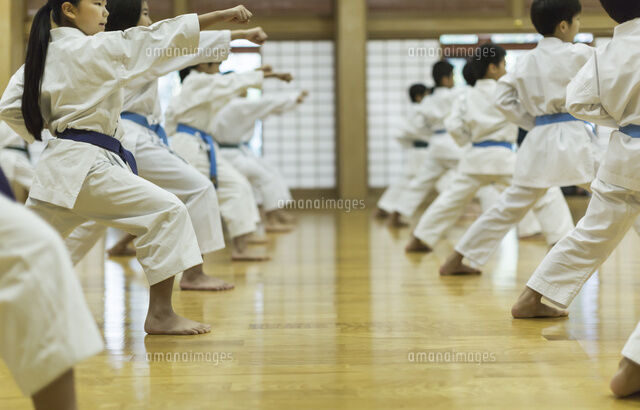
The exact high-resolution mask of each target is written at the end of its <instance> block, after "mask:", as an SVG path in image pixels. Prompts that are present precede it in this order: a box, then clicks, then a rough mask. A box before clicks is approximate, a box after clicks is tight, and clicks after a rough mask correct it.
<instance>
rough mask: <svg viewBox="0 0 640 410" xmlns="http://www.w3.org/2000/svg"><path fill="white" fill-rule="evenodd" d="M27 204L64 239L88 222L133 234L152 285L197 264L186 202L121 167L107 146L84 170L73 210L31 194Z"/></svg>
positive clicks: (195, 244)
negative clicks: (91, 165) (92, 163)
mask: <svg viewBox="0 0 640 410" xmlns="http://www.w3.org/2000/svg"><path fill="white" fill-rule="evenodd" d="M27 206H28V207H29V208H31V209H32V210H34V211H35V212H36V213H37V214H39V215H40V216H41V217H42V218H43V219H44V220H45V221H47V222H49V223H50V224H51V225H52V226H53V227H54V228H55V229H56V230H57V231H58V233H60V235H62V237H63V238H66V237H67V236H69V235H70V234H71V232H73V230H74V229H76V228H77V227H78V226H80V225H81V224H83V223H85V222H87V221H95V222H96V223H97V224H99V225H102V226H108V227H113V228H118V229H121V230H123V231H125V232H127V233H129V234H131V235H134V236H135V237H136V239H135V240H134V245H135V247H136V256H137V258H138V261H139V262H140V265H142V268H143V269H144V272H145V274H146V275H147V279H148V280H149V284H151V285H155V284H157V283H159V282H162V281H164V280H166V279H169V278H171V277H172V276H175V275H177V274H178V273H180V272H183V271H184V270H186V269H188V268H191V267H193V266H196V265H199V264H201V263H202V256H201V254H200V249H199V247H198V241H197V239H196V234H195V231H194V229H193V225H192V224H191V220H190V218H189V213H188V211H187V208H186V207H185V205H184V204H183V203H182V202H181V201H180V200H179V199H178V198H177V197H176V196H175V195H173V194H171V193H170V192H167V191H165V190H164V189H162V188H159V187H158V186H156V185H154V184H152V183H151V182H148V181H146V180H145V179H143V178H140V177H138V176H136V175H134V174H133V173H132V172H131V171H129V170H128V169H124V168H122V166H121V165H120V164H119V163H118V161H117V160H116V159H115V157H114V156H113V155H111V154H110V153H107V152H106V151H102V152H101V155H99V156H98V159H97V160H96V163H95V164H94V165H93V167H92V168H91V170H90V171H89V174H88V175H87V177H86V179H85V181H84V184H83V185H82V188H81V190H80V193H79V194H78V197H77V199H76V202H75V205H74V207H73V208H72V209H67V208H63V207H60V206H57V205H53V204H51V203H47V202H42V201H39V200H35V199H33V198H29V200H28V201H27ZM91 246H93V245H91Z"/></svg>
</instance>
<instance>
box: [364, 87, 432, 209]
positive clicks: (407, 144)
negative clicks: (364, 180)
mask: <svg viewBox="0 0 640 410" xmlns="http://www.w3.org/2000/svg"><path fill="white" fill-rule="evenodd" d="M430 94H431V89H429V88H427V87H426V86H425V85H424V84H414V85H412V86H411V87H409V98H410V99H411V106H410V107H409V110H408V113H407V115H406V117H405V118H404V120H403V123H402V126H401V128H400V132H399V135H398V137H397V140H398V142H399V143H400V144H401V145H402V146H403V147H404V148H405V149H406V150H405V151H406V162H405V166H404V172H403V175H402V177H401V178H400V180H399V181H398V182H396V183H394V184H392V185H391V186H389V188H387V189H386V190H385V191H384V194H383V195H382V196H381V197H380V200H379V201H378V212H377V214H376V216H377V217H378V218H380V219H384V218H387V217H388V216H389V215H390V214H392V213H393V212H395V209H398V208H399V207H400V206H401V204H399V203H398V200H399V199H400V197H401V195H402V193H403V192H404V190H405V189H407V187H408V185H409V184H410V183H411V180H413V179H414V178H416V177H417V173H418V171H419V169H420V165H421V164H422V163H423V161H425V160H427V159H425V156H426V154H427V148H428V147H429V136H428V135H424V134H423V132H422V128H421V124H416V123H415V122H416V121H415V120H416V119H417V118H419V117H418V113H417V112H416V111H417V110H418V108H419V106H420V103H421V102H422V100H423V99H424V98H425V97H427V96H429V95H430Z"/></svg>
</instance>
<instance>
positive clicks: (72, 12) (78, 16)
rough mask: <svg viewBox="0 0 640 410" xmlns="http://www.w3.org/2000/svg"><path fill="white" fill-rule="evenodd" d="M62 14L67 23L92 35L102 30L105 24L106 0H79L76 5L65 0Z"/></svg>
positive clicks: (106, 13)
mask: <svg viewBox="0 0 640 410" xmlns="http://www.w3.org/2000/svg"><path fill="white" fill-rule="evenodd" d="M62 14H63V15H64V18H65V20H66V23H68V25H70V26H73V27H76V28H77V29H79V30H81V31H82V32H83V33H84V34H86V35H88V36H92V35H94V34H97V33H100V32H103V31H104V29H105V26H106V25H107V17H109V12H108V11H107V0H80V2H78V5H77V6H74V5H73V4H71V3H70V2H68V1H67V2H65V3H63V4H62Z"/></svg>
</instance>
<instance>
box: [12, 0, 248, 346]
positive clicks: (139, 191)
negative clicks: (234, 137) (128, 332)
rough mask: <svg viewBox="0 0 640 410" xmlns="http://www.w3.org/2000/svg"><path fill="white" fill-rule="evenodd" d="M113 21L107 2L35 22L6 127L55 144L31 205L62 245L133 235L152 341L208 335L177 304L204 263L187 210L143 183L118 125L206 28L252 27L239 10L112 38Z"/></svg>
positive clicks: (46, 11) (63, 6) (56, 4)
mask: <svg viewBox="0 0 640 410" xmlns="http://www.w3.org/2000/svg"><path fill="white" fill-rule="evenodd" d="M108 16H109V12H108V10H107V8H106V1H103V0H101V1H92V0H73V1H70V0H68V1H62V0H49V1H48V2H47V4H46V5H44V6H43V7H42V8H41V9H40V10H39V11H38V13H37V14H36V16H35V18H34V21H33V25H32V29H31V35H30V38H29V46H28V49H27V59H26V63H25V66H24V67H23V68H22V69H20V70H19V71H18V73H16V74H15V75H14V76H13V77H12V79H11V81H10V83H9V86H8V87H7V90H6V91H5V93H4V95H3V96H2V99H1V100H0V119H2V120H4V121H6V122H7V124H9V126H11V128H13V129H14V131H16V132H17V133H18V134H20V136H21V137H22V138H23V139H25V140H27V142H32V141H33V140H34V139H38V140H39V139H41V133H42V130H43V128H44V127H45V126H46V127H47V128H48V129H49V131H50V132H51V134H52V135H54V136H55V138H54V139H53V140H52V141H50V142H49V143H48V145H47V147H46V149H45V151H44V153H43V154H42V157H41V158H40V161H39V162H38V164H37V167H36V175H35V178H34V181H33V184H32V188H31V191H30V194H29V199H28V201H27V204H28V206H29V207H30V208H31V209H32V210H34V211H35V212H36V213H37V214H39V215H40V216H41V217H42V218H43V219H45V221H47V222H49V223H50V224H51V225H53V227H54V228H55V229H56V230H57V231H58V232H59V233H60V234H61V235H62V236H63V237H66V236H68V235H69V234H70V233H71V232H72V231H73V230H74V229H75V228H76V227H77V226H79V225H81V224H82V223H85V222H87V221H91V220H93V221H96V222H98V223H99V224H102V225H106V226H111V227H115V228H119V229H122V230H124V231H126V232H128V233H129V234H132V235H134V236H136V240H135V246H136V250H137V258H138V260H139V262H140V264H141V265H142V267H143V269H144V271H145V274H146V275H147V278H148V280H149V283H150V285H151V290H150V297H149V310H148V312H147V317H146V321H145V325H144V327H145V330H146V331H147V333H150V334H185V335H186V334H201V333H206V332H209V331H210V330H211V326H209V325H207V324H203V323H198V322H196V321H192V320H189V319H186V318H184V317H181V316H179V315H177V314H176V313H175V312H174V310H173V307H172V303H171V295H172V290H173V281H174V277H175V275H176V274H178V273H180V272H183V271H185V270H188V269H201V268H198V267H199V266H200V265H201V264H202V256H201V252H200V248H199V246H198V242H197V237H196V233H195V231H194V228H193V225H192V223H191V220H190V218H189V213H188V210H187V208H186V207H185V205H184V204H183V203H182V202H181V201H180V200H179V199H178V198H177V197H176V196H175V195H173V194H171V193H169V192H167V191H165V190H163V189H161V188H159V187H157V186H156V185H154V184H152V183H150V182H148V181H146V180H145V179H143V178H140V177H139V176H137V175H136V173H137V167H136V162H135V158H134V156H133V154H131V152H129V151H128V150H126V149H125V148H124V147H123V146H122V140H123V131H122V128H121V127H120V126H119V118H120V114H121V112H122V111H123V93H124V89H125V88H126V87H127V86H129V85H130V84H132V83H134V81H136V80H138V79H140V78H143V77H146V78H149V77H148V76H155V77H158V76H161V75H163V74H166V73H168V72H170V71H171V70H173V68H174V67H173V66H172V64H171V62H172V61H174V59H176V58H179V57H176V54H180V53H176V52H175V51H176V50H197V47H198V45H199V42H200V30H201V27H206V26H208V25H210V24H213V23H216V22H246V21H248V20H249V19H250V17H251V13H250V12H249V11H248V10H247V9H245V8H244V7H241V6H239V7H236V8H234V9H229V10H225V11H220V12H212V13H207V14H203V15H200V16H198V15H195V14H191V15H184V16H180V17H177V18H174V19H170V20H165V21H161V22H158V23H156V24H153V25H152V26H150V27H133V28H131V29H129V30H127V31H124V32H122V31H115V32H109V33H105V32H104V30H105V26H106V24H107V21H108ZM52 22H53V23H54V24H55V26H53V27H52ZM202 274H203V273H202Z"/></svg>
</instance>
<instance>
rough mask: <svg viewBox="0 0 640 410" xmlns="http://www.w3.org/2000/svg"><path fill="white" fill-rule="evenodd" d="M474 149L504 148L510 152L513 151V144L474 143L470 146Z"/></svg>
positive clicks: (496, 142) (494, 142) (499, 142)
mask: <svg viewBox="0 0 640 410" xmlns="http://www.w3.org/2000/svg"><path fill="white" fill-rule="evenodd" d="M472 145H473V146H474V147H477V148H488V147H504V148H508V149H510V150H513V144H512V143H510V142H506V141H491V140H489V141H482V142H474V143H473V144H472Z"/></svg>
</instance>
